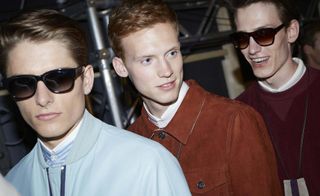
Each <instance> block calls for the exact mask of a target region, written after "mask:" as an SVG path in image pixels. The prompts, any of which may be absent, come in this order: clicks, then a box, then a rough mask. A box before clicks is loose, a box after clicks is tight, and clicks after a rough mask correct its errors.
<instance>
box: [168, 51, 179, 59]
mask: <svg viewBox="0 0 320 196" xmlns="http://www.w3.org/2000/svg"><path fill="white" fill-rule="evenodd" d="M177 55H178V50H172V51H170V52H169V53H168V56H169V57H176V56H177Z"/></svg>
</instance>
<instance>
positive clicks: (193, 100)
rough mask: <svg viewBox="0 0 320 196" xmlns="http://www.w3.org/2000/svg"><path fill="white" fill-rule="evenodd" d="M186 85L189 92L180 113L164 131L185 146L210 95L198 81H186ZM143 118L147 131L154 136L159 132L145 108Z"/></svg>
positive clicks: (142, 112)
mask: <svg viewBox="0 0 320 196" xmlns="http://www.w3.org/2000/svg"><path fill="white" fill-rule="evenodd" d="M186 84H187V85H188V86H189V90H188V91H187V94H186V95H185V96H184V98H183V101H182V103H181V105H180V106H179V109H178V111H177V112H176V114H175V115H174V117H173V118H172V120H171V121H170V122H169V124H168V125H167V126H166V127H165V128H163V129H162V130H163V131H165V132H166V133H169V134H170V135H171V136H173V137H174V138H176V139H177V140H179V142H181V143H183V144H186V143H187V141H188V138H189V137H190V135H191V133H192V132H193V129H194V128H195V126H196V123H197V121H198V117H199V116H200V114H201V111H202V109H203V107H204V105H205V99H206V96H207V95H208V92H207V91H204V90H203V88H201V87H200V86H199V85H198V84H197V82H196V81H194V80H188V81H186ZM141 118H142V121H143V122H144V124H145V126H146V129H147V130H150V135H153V134H154V132H155V131H159V129H158V128H157V126H155V125H154V124H153V123H152V122H151V121H150V120H149V117H148V114H147V111H146V109H145V108H143V109H142V111H141Z"/></svg>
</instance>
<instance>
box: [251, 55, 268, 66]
mask: <svg viewBox="0 0 320 196" xmlns="http://www.w3.org/2000/svg"><path fill="white" fill-rule="evenodd" d="M250 59H251V61H252V62H253V63H255V64H261V63H264V62H267V61H268V59H269V57H258V58H250Z"/></svg>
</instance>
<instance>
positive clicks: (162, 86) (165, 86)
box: [158, 81, 175, 90]
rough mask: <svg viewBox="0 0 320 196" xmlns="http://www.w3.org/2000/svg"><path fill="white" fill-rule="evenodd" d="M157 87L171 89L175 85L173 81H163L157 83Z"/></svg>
mask: <svg viewBox="0 0 320 196" xmlns="http://www.w3.org/2000/svg"><path fill="white" fill-rule="evenodd" d="M158 87H160V88H161V89H163V90H170V89H173V88H174V87H175V81H172V82H167V83H164V84H162V85H159V86H158Z"/></svg>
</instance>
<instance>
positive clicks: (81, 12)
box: [0, 0, 320, 174]
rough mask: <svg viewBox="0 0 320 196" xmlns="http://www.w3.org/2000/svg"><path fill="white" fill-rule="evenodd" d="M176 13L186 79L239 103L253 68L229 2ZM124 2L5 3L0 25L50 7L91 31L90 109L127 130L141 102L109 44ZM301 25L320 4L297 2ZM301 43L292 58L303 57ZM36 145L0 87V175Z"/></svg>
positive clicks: (183, 7) (182, 5)
mask: <svg viewBox="0 0 320 196" xmlns="http://www.w3.org/2000/svg"><path fill="white" fill-rule="evenodd" d="M164 1H165V2H167V3H168V4H169V6H171V7H172V8H173V9H174V10H175V11H176V13H177V15H178V18H179V22H180V37H179V38H180V41H181V45H182V54H183V57H184V63H185V64H184V79H194V80H196V81H197V82H198V83H199V84H200V85H202V86H203V87H204V88H205V89H207V90H208V91H210V92H213V93H216V94H218V95H221V96H225V97H229V98H235V97H236V96H237V95H239V94H240V93H241V92H242V91H243V90H244V89H245V88H246V86H247V85H248V84H249V83H250V81H252V80H253V79H254V77H253V75H252V72H251V68H250V66H249V65H248V64H247V62H246V61H245V59H244V58H243V56H242V55H241V54H240V52H239V51H237V50H235V49H234V47H233V45H232V44H231V42H230V40H229V34H230V33H232V32H233V31H234V30H235V27H234V24H233V17H232V12H231V9H230V6H229V2H228V1H227V0H164ZM120 2H121V0H2V1H1V6H0V23H2V22H5V21H7V20H8V19H10V18H11V17H13V16H15V15H16V14H18V13H19V12H21V11H24V10H32V9H42V8H50V9H56V10H59V11H61V12H62V13H63V14H65V15H67V16H69V17H71V18H74V19H75V20H77V21H79V23H80V24H81V25H82V26H83V29H84V30H85V31H86V32H87V36H88V40H89V46H90V55H89V62H90V63H91V64H92V65H93V66H94V70H95V84H94V89H93V91H92V92H91V94H90V95H89V96H88V97H87V100H86V101H87V108H88V109H89V111H90V112H91V113H92V114H93V115H94V116H96V117H98V118H100V119H101V120H103V121H105V122H107V123H109V124H112V125H115V126H118V127H122V128H126V127H127V126H128V125H129V124H130V123H132V122H133V121H134V120H135V118H136V117H137V116H138V115H139V112H140V108H141V100H140V99H139V95H138V94H137V92H136V91H135V89H134V87H133V86H132V84H131V82H130V81H129V80H128V79H123V78H119V77H117V76H116V74H115V73H114V71H113V69H112V65H111V59H112V57H113V52H112V50H111V49H110V47H109V44H108V41H107V31H106V30H107V26H108V18H109V13H110V11H111V10H112V8H113V7H114V6H116V5H117V4H119V3H120ZM294 3H295V4H296V6H297V8H298V9H299V11H300V14H301V26H303V25H304V24H305V23H307V22H309V21H312V20H315V19H319V12H320V3H319V0H296V1H294ZM298 43H299V41H298V42H297V44H296V45H295V46H294V53H295V54H294V56H300V49H299V44H298ZM35 142H36V135H35V133H34V132H33V130H32V129H31V128H30V127H29V126H28V125H27V124H26V123H25V122H24V121H23V119H22V118H21V116H20V115H19V112H18V110H17V107H16V105H15V103H14V102H13V101H12V99H11V98H10V96H8V94H7V92H6V91H5V90H4V89H3V88H2V87H1V86H0V171H1V173H2V174H5V173H6V172H7V171H8V170H9V169H10V168H11V167H12V166H13V165H14V164H15V163H17V162H18V161H19V160H20V159H21V158H22V157H23V156H24V155H25V154H26V153H27V152H29V151H30V149H31V148H32V147H33V145H34V144H35Z"/></svg>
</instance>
